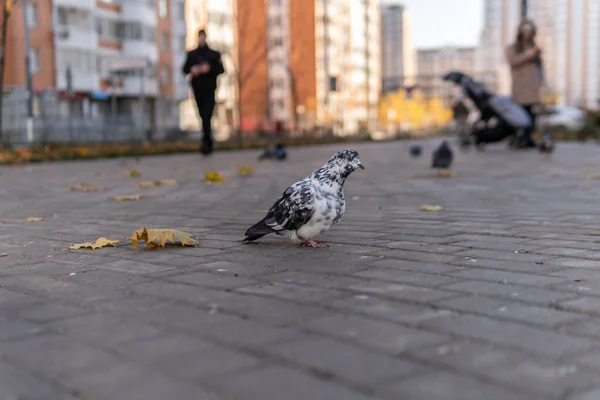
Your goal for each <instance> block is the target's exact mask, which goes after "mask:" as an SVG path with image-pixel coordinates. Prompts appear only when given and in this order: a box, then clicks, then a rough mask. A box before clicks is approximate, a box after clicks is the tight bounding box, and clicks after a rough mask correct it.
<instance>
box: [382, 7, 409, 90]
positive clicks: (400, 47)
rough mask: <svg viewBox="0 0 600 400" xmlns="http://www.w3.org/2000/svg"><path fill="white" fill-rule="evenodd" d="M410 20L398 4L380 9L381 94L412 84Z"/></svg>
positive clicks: (405, 11) (403, 8)
mask: <svg viewBox="0 0 600 400" xmlns="http://www.w3.org/2000/svg"><path fill="white" fill-rule="evenodd" d="M411 35H412V30H411V19H410V15H409V13H408V11H407V10H406V8H405V7H404V6H402V5H400V4H384V5H382V10H381V74H382V92H383V94H386V93H390V92H395V91H397V90H398V89H400V88H402V87H406V86H411V85H413V84H414V83H415V79H416V75H417V57H416V51H415V49H414V46H413V43H412V36H411Z"/></svg>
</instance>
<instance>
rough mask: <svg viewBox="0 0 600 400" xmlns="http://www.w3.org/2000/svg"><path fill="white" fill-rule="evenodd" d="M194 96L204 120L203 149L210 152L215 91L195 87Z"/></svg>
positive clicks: (201, 117)
mask: <svg viewBox="0 0 600 400" xmlns="http://www.w3.org/2000/svg"><path fill="white" fill-rule="evenodd" d="M194 98H195V99H196V106H197V107H198V114H199V115H200V119H201V120H202V150H203V152H205V151H207V152H210V151H212V147H213V139H212V126H211V119H212V115H213V111H214V109H215V91H214V90H210V89H208V90H207V89H199V88H198V89H194Z"/></svg>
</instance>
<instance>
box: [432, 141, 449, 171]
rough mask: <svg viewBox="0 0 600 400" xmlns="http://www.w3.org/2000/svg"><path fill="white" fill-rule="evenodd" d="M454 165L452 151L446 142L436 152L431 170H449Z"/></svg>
mask: <svg viewBox="0 0 600 400" xmlns="http://www.w3.org/2000/svg"><path fill="white" fill-rule="evenodd" d="M451 164H452V150H451V149H450V146H449V145H448V142H447V141H446V140H444V141H443V142H442V144H441V145H440V146H439V147H438V148H437V149H435V150H434V152H433V157H432V160H431V168H435V169H437V170H442V169H449V168H450V165H451Z"/></svg>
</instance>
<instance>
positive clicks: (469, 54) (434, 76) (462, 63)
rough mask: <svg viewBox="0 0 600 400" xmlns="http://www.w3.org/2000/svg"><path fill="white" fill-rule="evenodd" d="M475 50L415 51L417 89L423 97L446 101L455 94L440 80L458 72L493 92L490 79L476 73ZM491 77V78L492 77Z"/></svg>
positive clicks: (465, 48)
mask: <svg viewBox="0 0 600 400" xmlns="http://www.w3.org/2000/svg"><path fill="white" fill-rule="evenodd" d="M475 57H476V52H475V48H469V47H443V48H438V49H426V50H425V49H424V50H418V51H417V69H418V71H419V75H418V78H417V87H418V88H419V90H420V91H421V93H423V95H424V96H425V97H429V98H431V97H436V98H441V99H443V100H448V98H449V97H450V96H453V93H454V92H455V91H454V90H453V88H452V85H444V84H442V81H441V78H442V76H443V75H445V74H447V73H448V72H450V71H460V72H462V73H465V74H467V75H470V76H471V77H473V78H474V79H476V80H479V81H482V82H483V83H484V84H486V86H488V87H489V88H490V89H492V90H494V89H495V87H494V82H491V79H490V77H488V76H485V74H482V73H480V72H479V71H476V69H475ZM492 77H493V76H492Z"/></svg>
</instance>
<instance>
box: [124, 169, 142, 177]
mask: <svg viewBox="0 0 600 400" xmlns="http://www.w3.org/2000/svg"><path fill="white" fill-rule="evenodd" d="M125 175H126V176H128V177H130V178H139V177H140V176H142V174H141V173H140V171H138V170H137V169H128V170H127V171H125Z"/></svg>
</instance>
